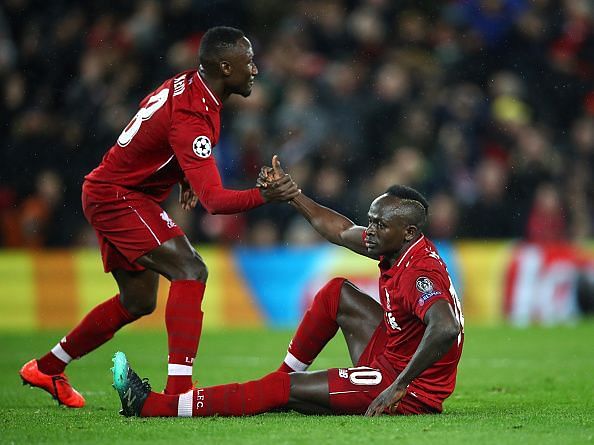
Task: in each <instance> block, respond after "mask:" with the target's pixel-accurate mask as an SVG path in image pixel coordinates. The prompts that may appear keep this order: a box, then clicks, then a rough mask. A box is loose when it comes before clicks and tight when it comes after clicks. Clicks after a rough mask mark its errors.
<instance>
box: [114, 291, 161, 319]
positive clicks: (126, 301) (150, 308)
mask: <svg viewBox="0 0 594 445" xmlns="http://www.w3.org/2000/svg"><path fill="white" fill-rule="evenodd" d="M122 304H123V306H124V307H125V308H126V310H127V311H128V312H130V314H132V315H134V316H136V317H142V316H144V315H149V314H152V313H153V312H155V309H156V307H157V298H156V296H155V298H146V296H145V298H127V297H126V295H125V294H124V295H122Z"/></svg>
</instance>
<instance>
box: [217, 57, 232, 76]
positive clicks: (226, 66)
mask: <svg viewBox="0 0 594 445" xmlns="http://www.w3.org/2000/svg"><path fill="white" fill-rule="evenodd" d="M219 66H220V67H221V73H222V74H223V76H225V77H228V76H230V75H231V72H232V71H233V68H232V67H231V62H227V61H226V60H222V61H221V62H220V63H219Z"/></svg>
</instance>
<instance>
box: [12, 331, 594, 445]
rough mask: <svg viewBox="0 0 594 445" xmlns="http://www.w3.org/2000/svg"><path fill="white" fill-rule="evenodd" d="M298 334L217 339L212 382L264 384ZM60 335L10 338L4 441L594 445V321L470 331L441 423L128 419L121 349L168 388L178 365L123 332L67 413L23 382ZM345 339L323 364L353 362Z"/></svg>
mask: <svg viewBox="0 0 594 445" xmlns="http://www.w3.org/2000/svg"><path fill="white" fill-rule="evenodd" d="M289 335H290V333H289V332H267V331H266V332H265V331H261V332H260V331H258V332H254V331H248V332H245V331H242V332H205V333H204V335H203V339H202V344H201V346H200V354H199V359H198V365H197V370H196V372H195V376H197V377H198V378H199V379H200V384H201V385H212V384H219V383H224V382H228V381H238V380H239V381H241V380H246V379H252V378H256V377H258V376H260V375H262V374H264V373H265V372H267V371H268V370H271V369H273V368H274V367H276V366H277V365H278V363H279V361H280V359H281V357H282V356H283V355H284V350H285V347H286V344H287V341H288V339H289ZM59 338H60V334H58V333H51V334H48V333H34V334H33V333H29V334H25V333H0V351H1V354H0V443H26V444H38V443H76V444H82V443H109V444H111V445H120V444H125V443H132V442H145V443H150V444H153V443H172V442H173V441H178V443H180V445H181V444H186V443H189V444H227V443H228V444H242V445H244V444H275V445H276V444H283V443H303V444H307V445H313V444H323V443H336V444H342V445H347V444H351V443H364V444H376V443H380V444H381V443H394V444H425V443H439V444H456V445H460V444H462V443H464V444H481V445H484V444H516V443H518V444H522V445H528V444H543V443H547V444H583V443H594V438H593V437H594V323H582V324H579V325H577V326H571V327H556V328H531V329H512V328H509V327H499V328H479V327H474V328H472V327H471V328H468V329H467V336H466V345H465V350H464V354H463V357H462V363H461V366H460V372H459V378H458V387H457V390H456V392H455V393H454V395H453V396H452V397H451V398H450V399H449V400H448V401H447V402H446V405H445V412H444V414H442V415H438V416H417V417H406V418H403V417H387V416H384V417H381V418H374V419H367V418H364V417H359V416H348V417H332V416H313V417H308V416H303V415H300V414H296V413H282V414H278V413H273V414H263V415H259V416H255V417H246V418H235V419H230V418H209V419H126V418H122V417H120V416H119V415H118V414H117V412H118V404H119V401H118V398H117V395H116V392H115V391H114V390H113V389H112V388H111V373H110V371H109V368H110V365H111V356H112V355H113V353H114V352H115V351H116V350H118V349H120V350H123V351H125V352H126V354H127V355H128V358H129V359H130V361H131V363H132V365H133V366H134V367H135V369H137V370H138V371H139V373H140V374H141V375H142V376H146V377H149V378H150V379H151V382H152V383H153V387H154V388H155V389H157V390H160V389H161V388H162V386H163V383H164V376H165V369H166V365H165V362H166V340H165V336H164V335H163V334H162V333H139V332H131V333H130V332H123V333H121V334H119V335H118V336H117V337H116V338H115V339H114V340H112V342H111V343H109V344H107V345H105V346H104V347H102V348H100V349H99V350H97V351H95V352H94V353H93V354H91V355H89V356H88V357H86V358H85V359H84V360H82V361H80V362H77V363H74V364H73V365H72V366H71V367H70V368H69V375H70V378H71V380H72V382H73V383H74V384H75V386H76V387H77V388H79V389H80V390H81V392H82V393H83V394H84V395H85V397H86V399H87V404H88V406H87V407H85V408H84V409H82V410H70V409H65V408H61V407H58V406H57V405H56V404H55V402H54V401H53V400H51V398H50V397H49V396H48V395H46V394H45V393H42V392H41V391H39V390H33V389H30V388H28V387H24V386H21V384H20V380H19V378H18V375H17V370H18V368H19V366H20V365H21V364H22V363H24V362H25V361H27V360H28V359H30V358H31V357H33V356H36V355H39V354H40V353H42V352H43V351H44V350H46V349H47V348H48V347H49V346H50V345H53V344H54V343H55V341H57V340H58V339H59ZM345 359H346V352H345V348H344V346H343V342H342V340H341V341H335V342H333V343H332V344H331V345H330V346H329V349H328V351H327V352H325V353H324V354H323V355H322V356H320V357H319V359H318V362H317V363H316V368H325V367H332V366H344V365H346V364H348V363H347V361H346V360H345Z"/></svg>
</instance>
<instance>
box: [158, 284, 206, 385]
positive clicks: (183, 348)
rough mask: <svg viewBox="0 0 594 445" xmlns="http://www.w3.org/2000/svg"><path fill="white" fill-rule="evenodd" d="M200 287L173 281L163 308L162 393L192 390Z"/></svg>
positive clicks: (198, 335)
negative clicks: (164, 361) (165, 349)
mask: <svg viewBox="0 0 594 445" xmlns="http://www.w3.org/2000/svg"><path fill="white" fill-rule="evenodd" d="M204 288H205V285H204V283H202V282H200V281H196V280H180V281H173V282H172V283H171V287H170V288H169V297H168V298H167V306H166V308H165V325H166V326H167V340H168V345H169V360H168V362H169V364H168V372H167V386H166V387H165V393H167V394H181V393H184V392H187V391H189V390H190V389H192V386H193V383H192V366H193V364H194V358H195V357H196V353H197V352H198V343H199V342H200V333H201V332H202V316H203V313H202V310H201V309H200V306H201V304H202V298H203V296H204Z"/></svg>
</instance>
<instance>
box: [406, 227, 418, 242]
mask: <svg viewBox="0 0 594 445" xmlns="http://www.w3.org/2000/svg"><path fill="white" fill-rule="evenodd" d="M417 233H419V228H418V227H417V226H415V225H413V224H411V225H409V226H407V227H406V229H405V232H404V240H405V241H411V240H412V239H414V237H415V236H416V235H417Z"/></svg>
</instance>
